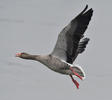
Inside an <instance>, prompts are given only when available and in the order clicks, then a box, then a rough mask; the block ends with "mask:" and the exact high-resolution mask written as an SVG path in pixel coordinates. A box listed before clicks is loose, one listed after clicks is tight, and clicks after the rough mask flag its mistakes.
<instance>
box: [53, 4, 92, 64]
mask: <svg viewBox="0 0 112 100" xmlns="http://www.w3.org/2000/svg"><path fill="white" fill-rule="evenodd" d="M87 8H88V6H87V5H86V7H85V9H84V10H83V11H82V12H81V13H80V14H79V15H78V16H77V17H76V18H74V19H73V20H72V21H71V22H70V23H69V24H68V25H67V26H66V27H65V28H64V29H63V30H62V31H61V32H60V34H59V36H58V40H57V43H56V45H55V48H54V50H53V52H52V55H54V56H56V57H59V58H61V59H63V60H65V61H67V62H68V63H73V61H74V60H75V59H74V58H75V57H76V54H77V49H78V45H79V41H80V39H81V38H82V37H83V34H84V32H85V30H86V29H87V26H88V24H89V22H90V20H91V17H92V14H93V10H92V8H91V9H89V10H87ZM86 10H87V11H86Z"/></svg>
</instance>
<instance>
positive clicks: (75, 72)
mask: <svg viewBox="0 0 112 100" xmlns="http://www.w3.org/2000/svg"><path fill="white" fill-rule="evenodd" d="M70 70H71V71H72V72H73V74H74V75H76V76H77V77H79V78H80V79H81V80H82V77H81V76H80V75H79V74H78V73H76V72H75V71H74V69H73V68H72V67H70Z"/></svg>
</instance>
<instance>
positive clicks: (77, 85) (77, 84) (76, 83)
mask: <svg viewBox="0 0 112 100" xmlns="http://www.w3.org/2000/svg"><path fill="white" fill-rule="evenodd" d="M70 77H71V79H72V81H73V83H74V84H75V85H76V87H77V89H79V83H78V82H77V81H76V80H74V79H73V77H72V75H70Z"/></svg>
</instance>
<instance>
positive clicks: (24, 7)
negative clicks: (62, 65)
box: [0, 0, 112, 100]
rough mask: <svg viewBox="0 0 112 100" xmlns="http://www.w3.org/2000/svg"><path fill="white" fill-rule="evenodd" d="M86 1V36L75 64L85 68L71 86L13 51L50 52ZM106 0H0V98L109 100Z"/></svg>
mask: <svg viewBox="0 0 112 100" xmlns="http://www.w3.org/2000/svg"><path fill="white" fill-rule="evenodd" d="M86 4H88V5H89V8H93V10H94V14H93V17H92V20H91V22H90V24H89V27H88V29H87V31H86V32H85V33H86V36H87V37H89V38H90V39H91V41H90V42H89V44H88V46H87V48H86V51H85V52H84V53H83V54H81V55H79V56H78V58H77V60H76V62H75V63H77V64H79V65H80V66H82V67H83V69H84V70H85V72H86V79H85V80H84V81H80V80H79V79H78V78H77V80H78V81H79V83H80V89H79V90H77V89H76V88H75V86H74V84H73V83H72V81H71V79H70V78H69V77H68V76H65V75H61V74H58V73H55V72H53V71H51V70H49V69H48V68H47V67H45V66H44V65H42V64H40V63H39V62H35V61H26V60H22V59H19V58H16V57H14V56H15V53H17V52H23V51H24V52H28V53H32V54H47V53H50V52H51V51H52V49H53V47H54V45H55V42H56V40H57V36H58V33H59V32H60V31H61V30H62V28H63V27H65V25H67V24H68V23H69V22H70V20H71V19H73V18H74V17H75V16H76V15H77V14H79V13H80V12H81V11H82V10H83V9H84V7H85V6H86ZM111 19H112V0H0V100H82V99H83V100H112V86H111V85H112V54H111V51H112V46H111V43H112V40H111V38H112V21H111Z"/></svg>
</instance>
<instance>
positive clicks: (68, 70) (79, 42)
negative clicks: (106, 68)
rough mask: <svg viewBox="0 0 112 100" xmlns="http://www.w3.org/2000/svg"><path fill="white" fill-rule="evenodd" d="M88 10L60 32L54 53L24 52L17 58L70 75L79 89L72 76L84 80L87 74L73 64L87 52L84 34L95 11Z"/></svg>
mask: <svg viewBox="0 0 112 100" xmlns="http://www.w3.org/2000/svg"><path fill="white" fill-rule="evenodd" d="M87 8H88V5H86V7H85V8H84V10H83V11H82V12H81V13H80V14H79V15H78V16H76V17H75V18H74V19H73V20H72V21H71V22H70V23H69V24H68V25H67V26H66V27H65V28H64V29H63V30H62V31H61V32H60V34H59V35H58V39H57V42H56V45H55V47H54V50H53V51H52V53H50V54H48V55H31V54H28V53H25V52H23V53H17V54H16V57H20V58H23V59H27V60H36V61H39V62H40V63H42V64H44V65H46V66H47V67H48V68H50V69H51V70H53V71H55V72H58V73H61V74H65V75H69V76H70V77H71V79H72V81H73V83H74V84H75V85H76V87H77V88H79V83H78V82H77V81H76V80H75V79H74V78H73V76H72V75H75V76H77V77H79V78H80V79H81V80H83V79H84V78H85V73H84V71H83V69H82V68H81V67H80V66H77V65H73V62H74V61H75V59H76V57H77V56H78V54H81V53H82V52H83V51H84V50H85V48H86V45H87V44H88V41H89V38H85V37H84V32H85V30H86V29H87V27H88V24H89V22H90V20H91V17H92V14H93V10H92V8H91V9H89V10H87Z"/></svg>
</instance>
